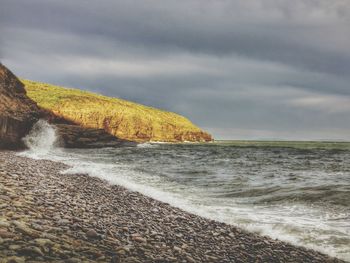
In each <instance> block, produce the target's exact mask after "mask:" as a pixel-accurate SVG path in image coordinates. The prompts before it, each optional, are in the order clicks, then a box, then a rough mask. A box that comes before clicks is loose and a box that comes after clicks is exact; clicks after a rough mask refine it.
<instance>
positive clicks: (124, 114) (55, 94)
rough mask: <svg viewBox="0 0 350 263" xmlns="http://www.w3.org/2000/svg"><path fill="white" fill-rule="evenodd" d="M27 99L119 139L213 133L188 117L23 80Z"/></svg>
mask: <svg viewBox="0 0 350 263" xmlns="http://www.w3.org/2000/svg"><path fill="white" fill-rule="evenodd" d="M22 81H23V82H24V84H25V88H26V90H27V92H28V96H29V97H30V98H31V99H32V100H34V101H36V102H37V103H38V105H39V106H41V107H43V108H44V109H46V110H49V111H51V112H52V113H54V114H55V115H56V116H58V117H61V118H63V119H65V120H68V121H71V122H72V123H75V124H78V125H80V126H82V127H84V128H94V129H103V130H105V131H106V132H107V133H109V134H111V135H113V136H116V137H118V138H120V139H125V140H130V141H136V142H146V141H162V142H184V141H190V142H204V141H211V140H212V137H211V135H210V134H208V133H206V132H204V131H202V130H201V129H199V128H198V127H197V126H195V125H194V124H193V123H191V122H190V121H189V120H188V119H187V118H185V117H183V116H180V115H178V114H175V113H172V112H166V111H162V110H158V109H155V108H151V107H146V106H143V105H140V104H137V103H132V102H129V101H125V100H122V99H118V98H109V97H105V96H101V95H97V94H92V93H88V92H84V91H80V90H75V89H67V88H62V87H58V86H53V85H49V84H45V83H39V82H33V81H28V80H22Z"/></svg>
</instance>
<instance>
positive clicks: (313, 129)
mask: <svg viewBox="0 0 350 263" xmlns="http://www.w3.org/2000/svg"><path fill="white" fill-rule="evenodd" d="M0 7H1V8H0V61H1V62H2V63H3V64H4V65H6V66H7V67H8V68H10V69H11V70H12V71H13V72H14V73H15V74H16V75H17V76H19V77H22V78H27V79H31V80H37V81H42V82H49V83H52V84H58V85H63V86H69V87H76V88H80V89H86V90H89V91H93V92H98V93H101V94H104V95H107V96H114V97H120V98H123V99H127V100H132V101H135V102H138V103H142V104H146V105H149V106H153V107H157V108H161V109H165V110H169V111H173V112H177V113H179V114H182V115H184V116H186V117H188V118H189V119H190V120H191V121H192V122H193V123H195V124H197V125H198V126H200V127H201V128H203V129H205V130H206V131H208V132H210V133H211V134H213V136H214V138H215V139H283V140H319V139H322V140H350V1H349V0H331V1H330V0H294V1H288V0H249V1H247V0H231V1H225V0H186V1H176V0H174V1H170V0H159V1H149V0H143V1H139V0H138V1H136V0H125V1H118V0H99V1H97V0H95V1H91V0H74V1H72V0H69V1H68V0H60V1H56V0H55V1H53V0H0Z"/></svg>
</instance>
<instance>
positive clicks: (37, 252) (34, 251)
mask: <svg viewBox="0 0 350 263" xmlns="http://www.w3.org/2000/svg"><path fill="white" fill-rule="evenodd" d="M20 252H21V253H23V254H25V255H29V256H43V255H44V254H43V252H42V251H41V249H40V248H38V247H34V246H30V247H24V248H22V249H21V250H20Z"/></svg>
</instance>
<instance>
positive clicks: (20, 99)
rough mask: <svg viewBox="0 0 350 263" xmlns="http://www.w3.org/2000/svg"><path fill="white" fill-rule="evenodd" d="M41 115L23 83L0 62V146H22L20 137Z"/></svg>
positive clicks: (11, 147)
mask: <svg viewBox="0 0 350 263" xmlns="http://www.w3.org/2000/svg"><path fill="white" fill-rule="evenodd" d="M43 115H44V113H43V111H41V110H40V108H39V107H38V106H37V104H36V103H35V102H34V101H32V100H31V99H29V98H28V97H27V95H26V91H25V89H24V85H23V84H22V83H21V82H20V81H19V79H18V78H17V77H16V76H15V75H14V74H13V73H12V72H11V71H10V70H8V69H7V68H6V67H5V66H4V65H2V64H1V63H0V148H8V149H18V148H22V147H23V146H24V145H23V142H22V140H21V139H22V138H23V136H25V135H26V134H27V133H28V132H29V131H30V129H31V127H32V126H33V124H34V123H35V122H36V121H37V120H38V119H39V118H40V117H41V116H43Z"/></svg>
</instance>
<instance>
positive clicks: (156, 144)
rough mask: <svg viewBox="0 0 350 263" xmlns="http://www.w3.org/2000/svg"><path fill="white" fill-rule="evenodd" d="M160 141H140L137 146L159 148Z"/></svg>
mask: <svg viewBox="0 0 350 263" xmlns="http://www.w3.org/2000/svg"><path fill="white" fill-rule="evenodd" d="M159 144H160V143H153V142H152V143H149V142H145V143H140V144H138V145H137V147H139V148H157V147H158V146H159Z"/></svg>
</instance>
